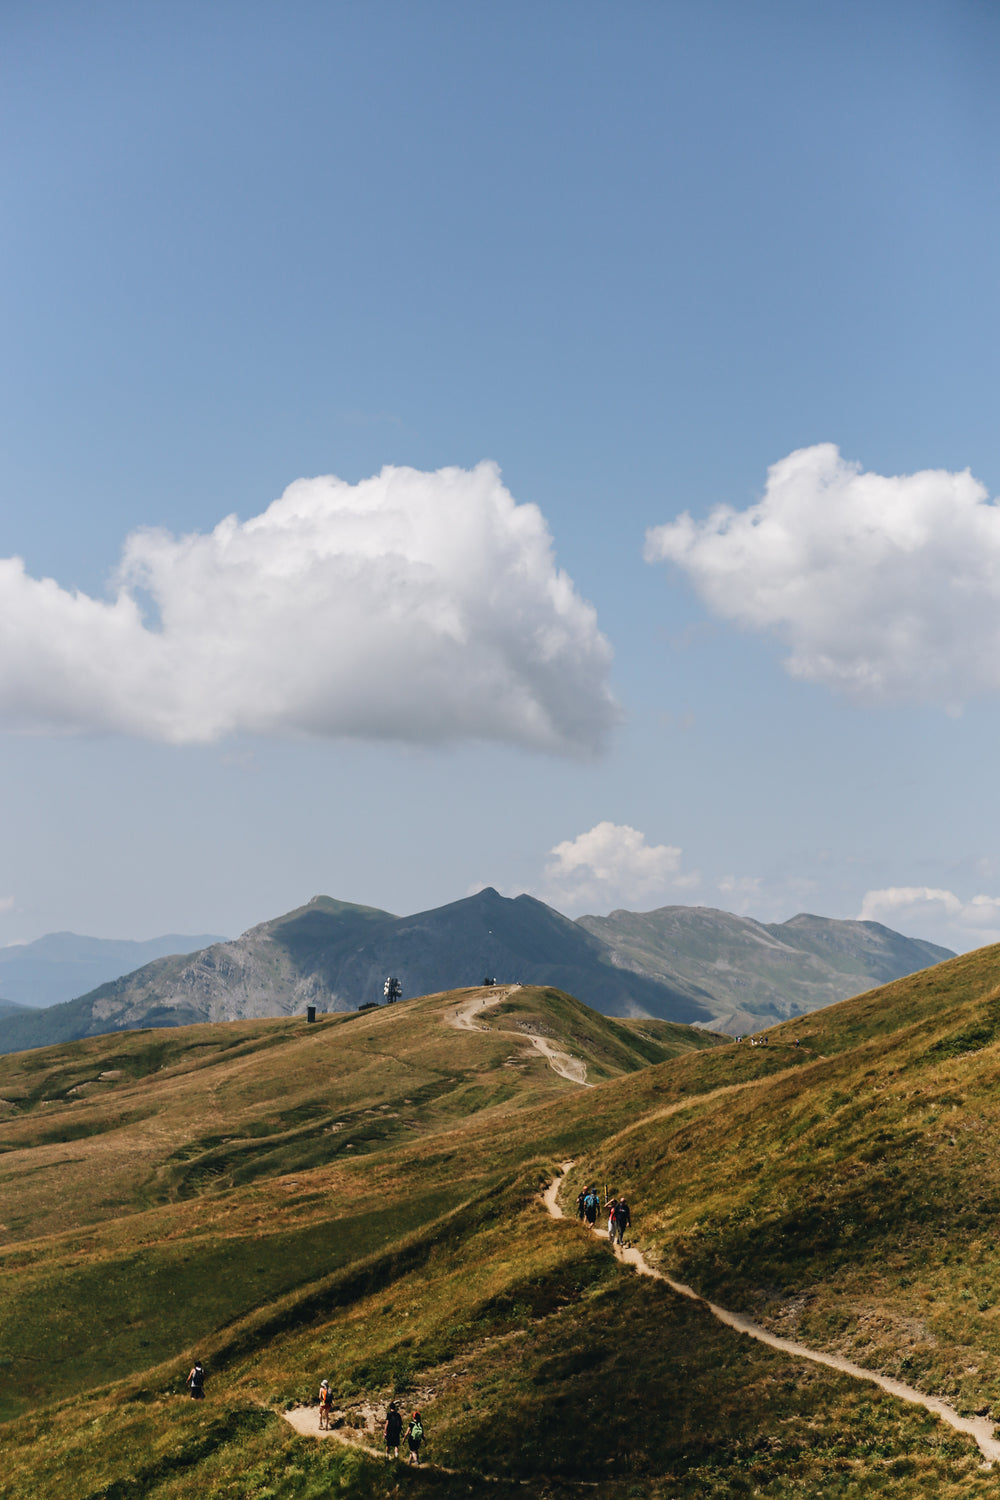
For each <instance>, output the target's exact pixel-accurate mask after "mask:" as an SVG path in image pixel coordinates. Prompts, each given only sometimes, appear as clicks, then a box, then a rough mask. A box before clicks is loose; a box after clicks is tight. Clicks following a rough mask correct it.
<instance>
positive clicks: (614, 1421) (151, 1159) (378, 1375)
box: [0, 950, 1000, 1500]
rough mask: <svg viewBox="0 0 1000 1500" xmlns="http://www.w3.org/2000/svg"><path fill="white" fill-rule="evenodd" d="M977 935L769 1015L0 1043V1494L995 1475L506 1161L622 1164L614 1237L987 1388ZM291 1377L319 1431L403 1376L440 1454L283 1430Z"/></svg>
mask: <svg viewBox="0 0 1000 1500" xmlns="http://www.w3.org/2000/svg"><path fill="white" fill-rule="evenodd" d="M998 956H1000V955H998V953H997V950H985V951H984V952H983V953H981V954H979V955H970V956H968V957H967V958H965V959H962V960H955V961H953V962H952V963H950V964H947V965H943V966H941V967H940V968H938V969H936V970H934V971H932V972H931V973H930V974H928V975H923V976H914V977H913V978H911V979H909V980H906V981H901V982H899V983H898V984H896V985H893V986H889V987H888V988H886V989H885V990H884V991H882V992H875V993H873V994H872V995H869V996H863V997H859V998H858V999H856V1000H852V1001H847V1002H844V1003H843V1004H842V1005H840V1006H837V1007H833V1008H831V1009H830V1010H828V1011H826V1012H823V1013H820V1014H818V1015H816V1016H813V1017H809V1018H808V1020H805V1019H800V1020H799V1021H798V1022H797V1023H789V1024H788V1025H787V1026H784V1027H779V1028H775V1029H774V1031H772V1033H771V1034H770V1040H769V1045H768V1046H767V1047H756V1048H750V1047H749V1046H747V1045H746V1044H741V1045H739V1046H737V1045H734V1044H728V1045H724V1046H718V1045H712V1044H711V1043H712V1039H711V1038H707V1037H705V1036H704V1035H703V1034H701V1035H699V1034H697V1033H694V1034H692V1033H690V1032H686V1031H685V1029H684V1028H678V1029H676V1031H673V1032H671V1033H669V1034H668V1033H666V1032H665V1031H664V1030H663V1029H662V1028H661V1027H659V1026H657V1025H656V1024H655V1023H646V1022H623V1021H608V1020H607V1018H604V1017H600V1016H597V1015H595V1014H594V1013H592V1012H588V1011H586V1009H585V1008H584V1007H580V1006H579V1005H578V1004H577V1003H576V1002H574V1001H572V1000H571V999H570V998H569V997H567V996H564V995H562V994H560V993H559V992H554V991H545V990H534V991H530V990H522V991H513V992H511V993H509V994H503V993H498V994H496V995H495V996H492V997H491V998H492V999H494V1000H495V1001H497V1002H498V1003H496V1004H495V1005H494V1006H493V1007H492V1008H490V1009H486V1010H483V1011H481V1012H479V1013H478V1014H477V1015H476V1018H475V1019H476V1023H477V1025H480V1026H481V1027H482V1028H483V1029H479V1030H473V1031H464V1030H456V1029H455V1028H454V1026H453V1025H451V1024H450V1021H451V1020H453V1019H454V1015H455V1012H456V1010H458V1009H460V1008H461V1007H462V1006H464V1005H466V1004H468V1003H469V1002H470V1000H473V999H475V998H476V997H477V996H480V997H481V992H477V991H467V992H463V993H462V994H449V995H439V996H428V997H425V998H422V999H419V1000H414V1001H409V1002H404V1003H403V1004H401V1005H398V1006H394V1007H390V1008H385V1009H381V1010H378V1011H374V1012H364V1013H361V1014H356V1015H349V1016H338V1017H330V1018H327V1019H321V1021H320V1022H319V1023H318V1024H317V1025H316V1026H314V1027H306V1026H305V1024H304V1023H302V1022H301V1021H299V1022H293V1021H290V1020H284V1021H264V1022H247V1023H237V1024H235V1025H233V1026H221V1025H220V1026H206V1027H198V1028H188V1029H181V1030H171V1031H169V1032H147V1033H135V1034H125V1035H115V1036H110V1037H103V1038H94V1039H92V1040H90V1041H87V1042H84V1043H78V1044H74V1045H71V1046H66V1047H60V1048H53V1049H47V1050H46V1051H44V1052H38V1053H34V1054H25V1055H23V1056H22V1057H20V1058H17V1057H11V1058H6V1059H2V1060H0V1097H2V1098H4V1099H8V1100H10V1101H11V1104H10V1106H9V1110H8V1113H7V1116H6V1118H5V1119H2V1120H0V1144H2V1146H3V1148H4V1149H3V1154H2V1155H0V1178H2V1179H3V1180H2V1183H0V1187H2V1190H3V1195H4V1196H3V1204H4V1208H3V1216H4V1222H5V1224H6V1226H7V1227H6V1229H5V1231H4V1236H3V1246H2V1254H0V1299H2V1305H0V1316H2V1319H3V1327H4V1334H5V1345H4V1360H5V1361H6V1363H0V1399H2V1400H3V1401H4V1402H5V1407H4V1411H5V1413H6V1414H8V1415H9V1416H10V1418H11V1420H10V1421H8V1422H7V1423H6V1425H5V1426H4V1427H3V1429H2V1433H0V1437H2V1442H3V1452H4V1459H3V1460H2V1462H3V1463H4V1464H5V1465H6V1468H5V1469H0V1473H2V1475H3V1478H2V1481H0V1494H2V1495H4V1496H5V1497H7V1496H9V1497H11V1500H22V1497H24V1500H26V1497H27V1496H29V1495H31V1496H32V1497H34V1496H36V1495H47V1494H59V1495H60V1497H65V1500H97V1497H98V1496H102V1497H106V1496H114V1497H117V1500H125V1497H128V1500H131V1497H132V1496H133V1495H134V1496H140V1495H150V1496H154V1497H167V1496H174V1495H176V1496H181V1495H207V1496H220V1497H221V1496H223V1495H233V1494H239V1495H243V1494H246V1495H247V1496H255V1497H261V1500H262V1497H264V1496H268V1497H281V1500H284V1497H285V1496H288V1497H291V1496H316V1497H319V1496H326V1495H329V1494H331V1493H338V1494H346V1495H349V1496H350V1495H357V1496H361V1495H365V1496H374V1497H379V1496H381V1495H386V1496H388V1495H390V1494H397V1495H403V1494H408V1493H410V1491H411V1490H412V1492H413V1493H414V1494H417V1493H421V1494H423V1493H426V1494H430V1495H441V1496H450V1495H452V1494H454V1495H458V1494H469V1493H470V1492H471V1493H474V1494H475V1493H479V1492H480V1491H481V1489H482V1480H481V1479H480V1478H479V1477H477V1476H479V1475H482V1474H488V1475H490V1476H491V1478H492V1479H494V1480H495V1481H496V1483H494V1484H491V1485H490V1489H489V1493H491V1494H499V1495H503V1494H505V1493H508V1492H509V1493H510V1494H511V1495H513V1494H514V1493H515V1481H522V1480H523V1481H526V1483H525V1484H523V1485H518V1486H517V1487H516V1493H518V1494H522V1495H523V1494H537V1495H539V1496H542V1495H545V1496H548V1495H552V1496H553V1497H554V1496H556V1495H560V1496H562V1495H566V1494H572V1493H575V1492H576V1490H577V1489H578V1488H579V1487H580V1486H583V1485H593V1483H595V1482H596V1481H603V1480H604V1479H605V1478H606V1477H607V1476H608V1474H609V1472H612V1471H613V1472H614V1476H615V1478H614V1482H615V1483H616V1485H617V1486H618V1489H619V1490H620V1492H621V1493H622V1494H624V1495H628V1496H633V1497H647V1496H648V1497H650V1500H653V1497H659V1496H663V1497H667V1496H675V1495H676V1496H680V1495H685V1496H686V1495H692V1496H694V1495H698V1496H713V1497H714V1496H718V1497H722V1496H730V1495H742V1494H753V1493H761V1494H767V1495H774V1496H793V1495H796V1496H816V1495H822V1496H825V1495H845V1496H847V1495H851V1496H858V1497H860V1496H865V1497H867V1496H870V1495H873V1494H877V1495H887V1496H899V1497H911V1500H916V1497H917V1496H921V1497H922V1496H924V1495H926V1494H929V1493H934V1494H937V1495H941V1496H955V1497H958V1496H962V1497H966V1496H973V1497H977V1496H979V1495H983V1496H986V1495H995V1493H996V1480H995V1478H994V1476H993V1475H991V1474H988V1473H985V1472H983V1471H982V1470H981V1469H980V1466H979V1455H978V1453H977V1452H976V1450H975V1449H974V1448H973V1447H971V1446H970V1445H969V1444H968V1443H967V1442H965V1441H964V1440H962V1439H960V1438H958V1437H956V1436H954V1435H953V1434H949V1433H948V1432H947V1431H946V1429H943V1428H942V1427H941V1426H940V1425H939V1424H938V1423H937V1422H936V1421H935V1420H934V1419H933V1418H931V1417H930V1416H928V1415H927V1414H926V1413H924V1412H922V1411H919V1410H915V1409H911V1408H907V1407H903V1406H901V1405H900V1404H899V1403H898V1402H895V1401H893V1400H891V1399H889V1398H887V1397H882V1396H881V1395H879V1393H878V1392H877V1391H874V1390H872V1389H870V1388H867V1387H862V1386H858V1385H857V1384H856V1383H854V1382H852V1381H851V1380H849V1379H848V1378H846V1377H843V1378H842V1377H839V1376H836V1375H834V1374H832V1373H831V1372H827V1371H824V1370H820V1369H818V1368H817V1367H815V1366H811V1365H805V1364H802V1363H801V1362H799V1361H796V1360H791V1359H789V1358H787V1357H786V1356H784V1355H782V1354H778V1353H775V1352H774V1351H769V1350H767V1349H764V1348H762V1347H761V1346H759V1345H755V1344H752V1343H751V1342H750V1341H748V1340H746V1339H744V1338H741V1337H739V1336H737V1335H735V1334H733V1333H731V1332H730V1331H729V1330H727V1329H725V1328H722V1327H721V1326H720V1325H718V1324H716V1323H715V1322H714V1321H713V1320H712V1319H711V1317H710V1316H709V1315H708V1313H707V1312H706V1311H705V1310H704V1309H703V1308H701V1307H698V1306H696V1305H691V1304H688V1303H685V1302H683V1301H681V1300H679V1299H677V1298H676V1297H674V1295H673V1294H672V1293H670V1292H669V1290H667V1289H665V1288H663V1287H657V1286H655V1285H653V1284H651V1283H649V1282H648V1281H640V1280H639V1279H638V1278H636V1277H635V1276H634V1275H633V1274H632V1273H630V1272H627V1271H623V1270H622V1268H621V1267H620V1266H618V1265H616V1264H615V1263H614V1261H613V1260H612V1259H611V1257H610V1256H609V1254H608V1252H607V1249H606V1248H605V1247H604V1246H603V1245H602V1244H601V1243H600V1242H598V1241H597V1240H596V1239H595V1238H594V1237H593V1236H591V1235H590V1234H589V1233H588V1232H587V1231H586V1230H585V1229H583V1228H581V1227H580V1226H578V1225H577V1224H576V1223H575V1222H569V1223H561V1224H557V1223H554V1222H552V1221H551V1220H549V1219H548V1218H547V1217H546V1215H545V1214H544V1213H543V1211H542V1209H541V1207H540V1205H539V1202H538V1199H537V1194H538V1190H539V1187H540V1185H541V1184H542V1183H543V1182H544V1181H546V1180H548V1179H549V1178H550V1177H551V1174H552V1172H553V1171H554V1169H555V1167H556V1165H557V1164H558V1163H559V1162H560V1161H563V1160H566V1159H568V1158H571V1157H573V1158H576V1160H577V1162H578V1166H577V1169H576V1172H575V1174H571V1179H570V1181H569V1182H568V1184H567V1186H566V1190H565V1194H564V1198H565V1200H566V1201H567V1203H571V1202H572V1200H573V1198H574V1197H575V1191H576V1184H577V1183H579V1182H581V1181H582V1180H583V1178H584V1177H585V1176H591V1177H595V1178H597V1179H598V1180H600V1182H601V1185H602V1187H603V1185H604V1181H605V1179H606V1180H607V1182H608V1185H609V1187H610V1188H611V1189H612V1190H624V1191H626V1192H627V1193H628V1194H629V1197H630V1200H631V1202H632V1205H633V1212H634V1215H635V1226H636V1235H637V1238H638V1240H639V1242H640V1243H641V1244H642V1245H643V1247H644V1249H645V1250H646V1251H647V1253H648V1254H649V1256H650V1258H659V1260H660V1262H661V1264H663V1266H664V1267H665V1268H666V1269H668V1270H670V1271H672V1272H678V1273H680V1274H681V1276H682V1278H683V1279H684V1280H687V1281H690V1282H692V1283H693V1284H694V1285H695V1286H697V1287H698V1288H699V1289H700V1290H702V1291H704V1292H705V1293H708V1294H711V1295H712V1297H713V1299H714V1300H717V1301H720V1302H722V1303H724V1304H728V1305H731V1306H735V1307H739V1308H744V1309H746V1310H748V1311H751V1312H753V1313H755V1314H756V1315H757V1316H758V1317H759V1318H760V1319H761V1320H762V1321H765V1322H768V1321H769V1322H771V1323H772V1324H773V1325H774V1326H775V1327H776V1328H778V1329H779V1330H780V1331H781V1332H783V1333H791V1334H792V1335H793V1336H795V1335H797V1336H798V1337H799V1338H800V1339H802V1340H803V1341H804V1342H806V1343H814V1344H816V1345H817V1346H819V1347H824V1348H832V1349H842V1350H844V1351H845V1352H848V1353H850V1355H851V1357H852V1358H854V1359H856V1360H858V1362H860V1363H867V1364H869V1365H871V1366H877V1367H878V1368H880V1369H885V1370H888V1371H890V1372H898V1373H900V1374H902V1376H903V1378H904V1379H908V1380H909V1381H911V1383H914V1384H917V1385H920V1386H922V1387H923V1388H925V1389H938V1390H940V1391H942V1392H943V1393H944V1394H947V1395H949V1396H950V1397H951V1399H953V1400H955V1401H956V1402H957V1404H959V1405H960V1406H962V1405H964V1406H965V1407H967V1408H968V1409H970V1410H974V1409H977V1408H979V1407H981V1406H982V1405H983V1404H984V1403H985V1404H989V1403H990V1402H991V1401H992V1399H993V1392H994V1390H995V1389H996V1386H995V1378H996V1376H997V1374H998V1373H1000V1363H998V1358H1000V1340H998V1339H997V1338H996V1337H995V1335H994V1328H995V1327H996V1319H997V1314H996V1313H995V1311H994V1309H993V1307H992V1305H988V1306H981V1305H980V1304H983V1303H987V1302H989V1300H990V1298H989V1295H988V1294H989V1287H990V1284H991V1281H992V1278H993V1274H994V1269H995V1268H994V1261H993V1259H992V1255H993V1252H992V1246H991V1241H990V1239H989V1236H988V1232H987V1229H988V1224H989V1215H990V1213H991V1212H992V1206H993V1202H994V1199H993V1196H992V1195H993V1193H994V1192H996V1193H997V1201H998V1202H1000V1179H998V1177H997V1174H996V1172H995V1170H994V1167H993V1165H992V1158H993V1157H995V1155H996V1149H995V1148H996V1145H997V1132H998V1128H1000V1107H997V1108H996V1109H994V1106H993V1104H992V1097H994V1096H995V1090H996V1082H997V1073H998V1071H1000V1056H998V1054H1000V1042H994V1041H993V1039H992V1038H993V1035H994V1032H993V1029H992V1028H993V1027H994V1025H995V1006H996V1001H997V998H998V997H997V988H998V977H1000V976H998V963H997V960H998ZM796 1034H798V1037H799V1045H798V1046H796V1045H795V1037H796ZM536 1035H537V1036H543V1037H545V1038H547V1039H548V1040H549V1041H550V1042H551V1043H552V1044H553V1045H555V1046H558V1047H559V1048H560V1049H562V1050H564V1051H566V1052H569V1053H571V1054H572V1055H574V1056H575V1057H577V1058H580V1059H582V1060H584V1061H585V1062H586V1066H587V1068H588V1078H589V1079H591V1080H592V1081H593V1080H594V1079H597V1081H596V1086H595V1087H592V1088H581V1087H579V1086H577V1085H574V1084H572V1083H570V1082H568V1081H567V1080H566V1079H564V1078H560V1077H559V1076H557V1074H556V1073H554V1072H553V1071H552V1069H551V1068H550V1067H549V1066H548V1064H547V1063H546V1062H545V1060H544V1058H543V1057H541V1056H540V1055H539V1054H538V1053H537V1052H536V1051H534V1050H533V1049H532V1048H531V1046H530V1039H531V1037H532V1036H536ZM685 1043H687V1044H688V1045H687V1047H686V1049H685V1050H683V1051H677V1052H676V1055H670V1053H671V1052H672V1051H676V1049H677V1048H679V1047H683V1046H684V1044H685ZM657 1048H659V1049H661V1052H660V1056H661V1057H662V1060H657V1059H656V1058H655V1049H657ZM651 1049H653V1050H654V1058H650V1057H649V1052H650V1050H651ZM602 1071H603V1072H604V1073H605V1074H606V1077H605V1079H604V1081H601V1080H600V1079H599V1078H598V1073H599V1072H602ZM102 1075H104V1076H103V1077H102ZM71 1127H72V1131H73V1132H75V1133H73V1134H68V1133H67V1132H69V1131H70V1128H71ZM894 1169H898V1170H894ZM40 1351H44V1357H43V1356H42V1355H41V1354H40ZM195 1353H199V1354H201V1356H202V1357H203V1358H204V1359H205V1361H206V1364H207V1366H208V1369H209V1374H210V1386H209V1398H208V1400H207V1401H206V1402H205V1403H204V1406H203V1407H198V1406H196V1405H195V1403H192V1402H189V1401H186V1400H185V1399H184V1398H183V1397H182V1395H181V1390H182V1382H183V1377H184V1374H185V1373H186V1370H187V1367H188V1364H189V1363H190V1359H191V1357H192V1356H193V1354H195ZM321 1375H326V1376H328V1377H330V1379H331V1381H332V1383H333V1386H334V1391H335V1397H336V1400H337V1403H338V1409H339V1411H340V1413H341V1417H342V1419H343V1420H344V1421H345V1423H347V1424H348V1425H347V1427H346V1428H345V1430H346V1431H350V1430H352V1429H351V1427H350V1424H351V1423H352V1422H361V1421H362V1413H363V1412H364V1411H365V1410H367V1409H371V1408H375V1407H377V1406H378V1404H379V1403H380V1402H384V1401H386V1400H387V1399H388V1398H389V1397H390V1396H392V1395H396V1396H398V1397H400V1398H402V1399H404V1400H406V1401H407V1402H412V1403H419V1404H420V1405H421V1407H422V1409H423V1410H424V1412H425V1418H426V1422H427V1427H428V1433H429V1440H428V1455H429V1457H431V1459H432V1460H433V1461H434V1462H435V1463H437V1464H438V1465H442V1466H445V1467H447V1468H448V1469H451V1470H454V1471H455V1472H454V1473H451V1474H446V1473H444V1472H443V1471H442V1470H441V1469H435V1470H433V1471H429V1472H428V1473H426V1474H421V1475H419V1476H418V1475H416V1474H408V1473H403V1474H400V1475H398V1476H394V1475H392V1474H391V1473H389V1472H387V1471H386V1470H385V1468H384V1467H379V1466H378V1465H375V1464H373V1463H372V1462H371V1461H370V1460H369V1459H367V1458H366V1457H365V1456H364V1454H363V1453H361V1452H358V1451H354V1450H350V1449H346V1448H343V1447H342V1446H341V1445H340V1444H338V1443H336V1442H335V1441H330V1442H328V1443H326V1444H324V1445H322V1446H321V1445H319V1444H318V1443H316V1442H315V1441H313V1440H307V1439H303V1438H299V1437H296V1436H295V1435H294V1434H293V1433H292V1432H291V1429H290V1428H288V1427H287V1424H285V1423H283V1422H282V1421H281V1420H280V1416H278V1415H276V1414H277V1413H280V1411H281V1410H282V1409H283V1408H284V1407H285V1406H286V1405H288V1404H290V1403H295V1402H299V1401H308V1400H311V1399H312V1398H313V1396H314V1393H315V1388H316V1385H317V1384H318V1380H319V1378H320V1376H321ZM130 1486H131V1487H130ZM587 1492H588V1493H590V1489H589V1488H588V1490H587Z"/></svg>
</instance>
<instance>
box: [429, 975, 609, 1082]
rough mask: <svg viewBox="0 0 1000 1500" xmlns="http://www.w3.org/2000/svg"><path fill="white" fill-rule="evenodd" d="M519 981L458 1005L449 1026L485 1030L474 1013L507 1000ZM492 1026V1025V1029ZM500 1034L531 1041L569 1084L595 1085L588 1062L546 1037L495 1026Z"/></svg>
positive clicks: (460, 1028)
mask: <svg viewBox="0 0 1000 1500" xmlns="http://www.w3.org/2000/svg"><path fill="white" fill-rule="evenodd" d="M520 988H521V986H520V985H519V984H509V985H507V986H506V988H505V989H500V990H496V991H491V992H490V993H489V994H487V995H477V996H476V998H475V999H474V1000H468V1001H467V1002H466V1003H465V1005H461V1006H459V1008H458V1010H456V1011H455V1012H454V1013H453V1014H452V1015H450V1016H448V1017H446V1019H447V1021H448V1024H449V1026H454V1027H456V1028H457V1029H458V1030H459V1031H485V1030H486V1029H487V1028H486V1027H484V1026H477V1025H476V1023H475V1022H474V1020H473V1019H472V1018H473V1016H477V1015H478V1014H479V1012H480V1011H481V1010H487V1009H489V1007H491V1006H493V1005H499V1004H500V1003H501V1001H503V1000H506V998H507V996H508V995H511V994H513V992H514V991H515V990H519V989H520ZM491 1029H492V1028H491ZM495 1029H496V1031H497V1033H498V1034H499V1035H500V1036H512V1037H516V1038H517V1040H518V1041H519V1042H529V1043H530V1045H531V1046H532V1047H534V1049H535V1051H536V1052H540V1053H541V1054H542V1056H543V1057H544V1058H545V1060H546V1062H547V1063H548V1065H549V1067H550V1068H551V1069H552V1071H553V1072H554V1073H558V1074H559V1077H560V1078H568V1079H569V1081H570V1083H578V1084H580V1085H581V1086H582V1087H583V1088H586V1089H592V1088H593V1087H594V1085H593V1084H592V1083H588V1082H587V1064H586V1063H584V1062H581V1061H580V1059H579V1058H578V1057H573V1056H572V1055H571V1054H570V1053H569V1052H562V1051H561V1050H560V1049H559V1048H558V1047H553V1045H552V1043H551V1042H550V1041H547V1040H546V1038H545V1037H543V1036H531V1035H530V1034H529V1033H528V1032H524V1031H508V1030H507V1029H506V1028H505V1027H503V1028H502V1027H496V1028H495Z"/></svg>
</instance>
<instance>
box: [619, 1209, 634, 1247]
mask: <svg viewBox="0 0 1000 1500" xmlns="http://www.w3.org/2000/svg"><path fill="white" fill-rule="evenodd" d="M631 1228H632V1214H631V1210H630V1209H629V1206H628V1204H627V1203H626V1201H625V1199H624V1198H619V1199H618V1206H617V1207H616V1209H615V1229H616V1230H617V1232H618V1243H619V1245H624V1244H625V1231H626V1229H631Z"/></svg>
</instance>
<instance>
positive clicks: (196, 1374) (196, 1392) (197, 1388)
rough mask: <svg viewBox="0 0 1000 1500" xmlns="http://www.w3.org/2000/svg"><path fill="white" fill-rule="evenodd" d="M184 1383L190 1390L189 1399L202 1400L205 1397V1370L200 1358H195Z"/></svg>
mask: <svg viewBox="0 0 1000 1500" xmlns="http://www.w3.org/2000/svg"><path fill="white" fill-rule="evenodd" d="M186 1384H187V1387H188V1389H189V1390H190V1392H191V1399H192V1400H193V1401H203V1400H204V1399H205V1371H204V1370H203V1369H202V1364H201V1360H200V1359H196V1360H195V1362H194V1365H193V1366H192V1369H191V1374H190V1375H189V1376H188V1378H187V1381H186Z"/></svg>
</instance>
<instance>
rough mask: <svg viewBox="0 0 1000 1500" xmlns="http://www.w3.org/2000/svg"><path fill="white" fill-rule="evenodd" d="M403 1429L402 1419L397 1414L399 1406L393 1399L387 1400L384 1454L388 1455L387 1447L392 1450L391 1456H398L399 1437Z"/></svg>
mask: <svg viewBox="0 0 1000 1500" xmlns="http://www.w3.org/2000/svg"><path fill="white" fill-rule="evenodd" d="M402 1431H403V1419H402V1417H401V1416H400V1415H399V1407H398V1406H397V1405H396V1403H395V1401H390V1402H389V1410H388V1411H387V1412H386V1417H385V1430H384V1435H385V1456H386V1458H388V1457H389V1449H390V1448H391V1449H392V1450H393V1457H394V1458H398V1457H399V1439H400V1435H401V1433H402Z"/></svg>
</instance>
